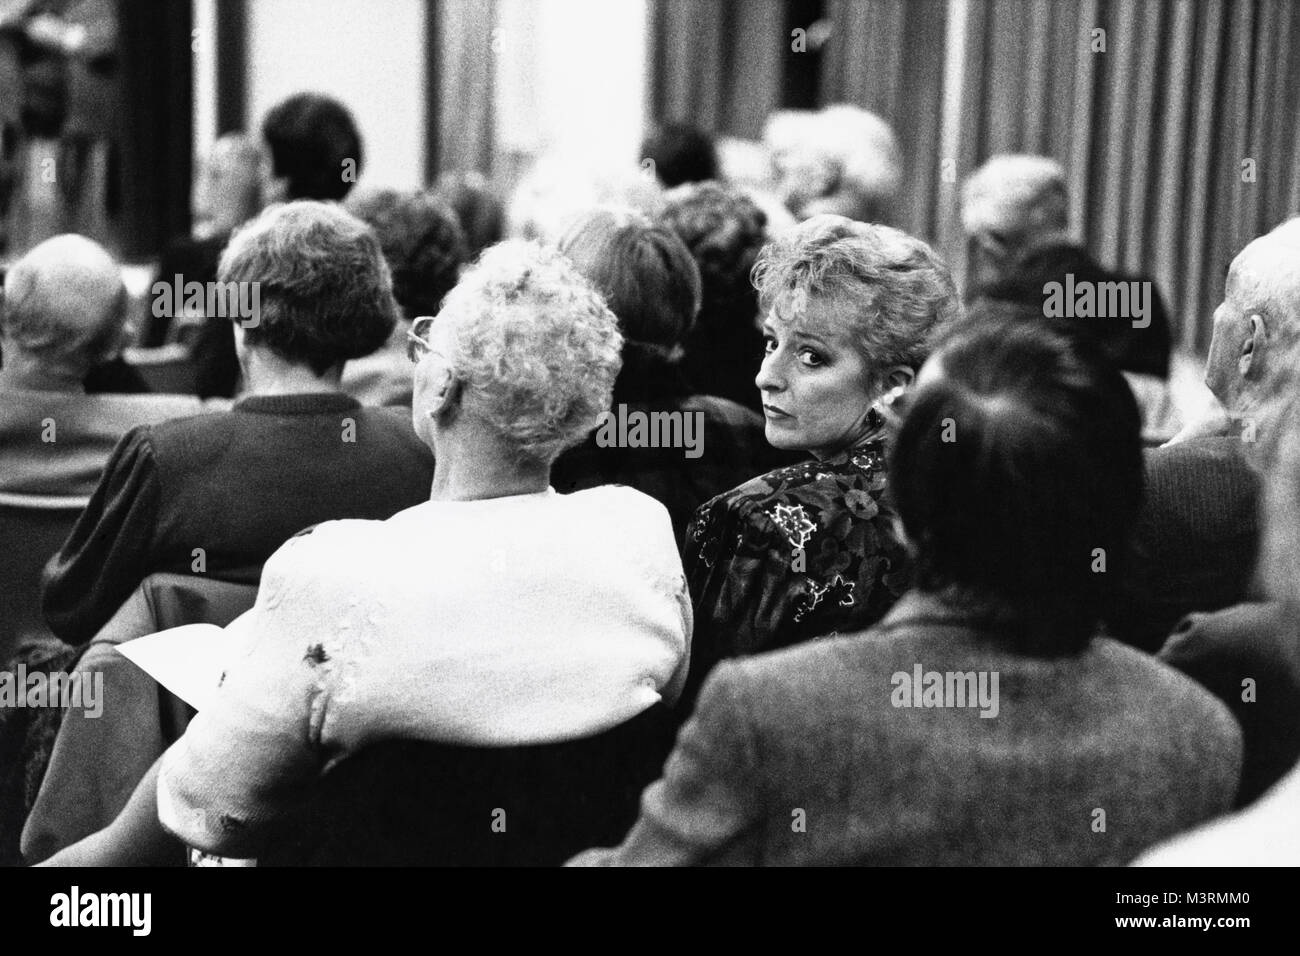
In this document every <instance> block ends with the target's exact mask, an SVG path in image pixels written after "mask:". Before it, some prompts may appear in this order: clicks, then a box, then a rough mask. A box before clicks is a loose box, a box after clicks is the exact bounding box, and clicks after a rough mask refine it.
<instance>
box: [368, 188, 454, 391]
mask: <svg viewBox="0 0 1300 956" xmlns="http://www.w3.org/2000/svg"><path fill="white" fill-rule="evenodd" d="M347 209H348V211H349V212H351V213H352V214H353V215H354V216H356V217H357V218H358V219H360V220H361V221H362V222H364V223H366V224H367V225H369V226H370V228H371V229H373V230H374V231H375V235H376V236H378V237H379V246H380V248H381V249H383V250H384V259H385V260H387V262H388V267H389V269H391V270H392V273H393V297H394V298H395V299H397V304H398V306H399V307H400V309H401V315H400V316H399V317H398V321H397V323H396V325H394V326H393V334H392V335H390V336H389V337H388V341H387V342H386V343H385V344H384V345H383V347H382V348H380V349H379V350H378V351H376V352H375V353H374V354H372V355H367V356H365V357H363V358H359V359H354V360H353V361H351V362H349V363H348V364H347V365H346V366H345V367H344V369H343V391H345V392H347V393H348V394H349V395H351V396H352V397H353V398H355V399H356V400H357V401H359V402H361V404H363V405H404V406H406V407H408V408H409V407H410V405H411V368H410V363H409V362H408V361H407V358H406V343H407V337H406V333H407V332H409V331H410V329H411V321H412V320H413V319H415V318H417V317H419V316H422V315H436V314H437V313H438V310H439V309H440V308H442V299H443V296H445V295H446V294H447V293H448V292H449V291H451V288H452V286H454V285H455V284H456V280H457V279H458V278H459V277H460V269H461V266H463V265H464V264H465V261H466V259H467V257H468V252H467V249H466V247H465V236H464V233H462V232H461V228H460V225H459V223H458V222H457V221H456V214H455V213H454V212H453V211H452V210H451V208H450V207H448V206H447V205H445V204H444V203H443V202H442V201H441V200H440V199H438V198H436V197H435V196H434V195H433V194H431V193H418V192H411V193H403V192H398V191H397V190H395V189H383V190H375V191H371V192H364V193H353V195H352V196H351V198H349V200H348V202H347Z"/></svg>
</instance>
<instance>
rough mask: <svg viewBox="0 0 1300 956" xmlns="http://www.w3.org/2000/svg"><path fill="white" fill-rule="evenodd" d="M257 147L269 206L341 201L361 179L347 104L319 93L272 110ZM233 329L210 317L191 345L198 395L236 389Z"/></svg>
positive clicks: (360, 159) (231, 393) (357, 143)
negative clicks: (262, 154) (261, 156)
mask: <svg viewBox="0 0 1300 956" xmlns="http://www.w3.org/2000/svg"><path fill="white" fill-rule="evenodd" d="M261 147H262V148H263V149H264V150H265V152H266V155H267V157H268V159H267V160H266V161H265V162H264V167H263V168H264V170H265V172H266V177H265V181H264V182H263V184H262V199H263V201H264V202H267V203H274V202H282V201H285V200H294V199H319V200H323V201H329V202H339V201H341V200H342V199H343V198H344V197H345V196H347V194H348V192H349V191H350V190H351V189H352V186H353V184H354V183H355V182H356V181H357V177H358V176H360V175H361V169H362V165H363V160H364V156H363V151H362V143H361V133H360V131H359V130H358V129H357V125H356V121H355V120H353V118H352V114H351V113H349V112H348V109H347V107H346V106H344V105H343V104H342V103H340V102H339V101H338V100H336V99H333V98H332V97H329V96H325V95H323V94H320V93H296V94H294V95H293V96H290V97H289V98H288V99H285V100H283V101H281V102H280V103H277V104H276V105H275V106H273V107H272V108H271V109H270V111H269V112H267V114H266V116H265V118H264V119H263V120H262V142H261ZM209 261H210V260H209ZM164 278H166V276H165V275H164ZM232 329H233V327H232V326H231V324H230V323H229V322H227V321H226V320H225V319H224V318H222V317H220V316H209V317H208V321H206V322H205V323H204V324H203V327H202V331H201V333H200V335H199V338H198V341H197V342H195V344H194V350H193V356H194V363H195V365H196V367H197V378H198V393H199V394H200V395H202V396H204V397H208V396H221V397H225V398H232V397H234V395H235V394H236V393H237V392H238V391H239V390H240V378H239V372H240V365H239V361H238V359H237V358H236V355H235V340H234V337H233V331H232ZM244 387H245V388H247V383H246V382H245V383H244Z"/></svg>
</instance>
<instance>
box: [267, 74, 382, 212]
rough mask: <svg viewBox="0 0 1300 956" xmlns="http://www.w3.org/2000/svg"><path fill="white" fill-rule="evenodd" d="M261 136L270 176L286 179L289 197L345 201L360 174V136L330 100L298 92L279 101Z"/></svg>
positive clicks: (339, 106)
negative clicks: (268, 151)
mask: <svg viewBox="0 0 1300 956" xmlns="http://www.w3.org/2000/svg"><path fill="white" fill-rule="evenodd" d="M262 138H263V139H264V140H265V141H266V145H267V148H268V149H269V150H270V153H271V174H272V175H273V176H274V177H276V178H277V179H283V180H284V183H285V187H284V188H285V196H284V198H285V199H333V200H339V199H342V198H343V197H344V196H346V195H347V194H348V191H349V190H350V189H351V188H352V184H353V183H354V182H355V175H356V174H360V172H361V167H362V162H363V159H364V157H363V156H362V146H361V133H360V132H359V131H358V130H357V124H356V122H355V121H354V120H353V119H352V114H351V113H349V112H348V109H347V107H346V106H344V105H343V104H342V103H340V102H339V101H338V100H336V99H333V98H332V97H329V96H324V95H322V94H320V93H297V94H295V95H293V96H291V97H289V98H288V99H287V100H284V101H283V102H281V103H278V104H277V105H275V106H273V107H272V108H271V110H270V112H268V113H267V114H266V118H265V119H263V120H262ZM348 160H351V161H352V166H351V167H349V166H348V165H347V161H348ZM349 172H351V173H352V174H353V175H348V173H349Z"/></svg>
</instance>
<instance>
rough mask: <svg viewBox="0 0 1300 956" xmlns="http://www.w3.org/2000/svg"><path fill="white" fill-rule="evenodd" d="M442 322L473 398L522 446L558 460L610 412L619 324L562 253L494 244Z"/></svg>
mask: <svg viewBox="0 0 1300 956" xmlns="http://www.w3.org/2000/svg"><path fill="white" fill-rule="evenodd" d="M436 325H437V327H438V334H439V338H440V339H441V341H442V342H443V343H444V344H445V346H446V348H447V351H448V354H447V356H446V358H447V361H448V362H449V363H450V365H451V368H452V370H453V374H455V375H456V377H457V378H458V379H460V380H461V381H462V382H463V383H464V384H465V386H466V390H465V398H464V401H465V402H466V403H467V404H472V407H473V408H474V410H475V411H476V412H477V413H478V414H479V415H480V416H482V417H483V418H484V419H485V420H486V421H487V422H488V423H489V424H490V425H491V426H492V427H493V428H495V429H496V431H497V432H498V433H500V434H501V435H502V436H503V437H504V438H505V439H506V440H507V441H508V442H509V443H511V444H512V445H514V446H515V448H516V449H517V452H518V455H519V457H520V458H521V459H527V460H534V461H543V462H546V463H550V462H552V461H554V460H555V458H556V457H558V456H559V454H560V453H561V452H563V451H564V450H565V449H566V448H569V447H571V446H573V445H576V444H578V443H579V442H581V441H582V440H583V438H584V437H586V435H587V433H588V432H590V431H591V430H592V429H593V428H595V427H596V424H597V419H598V417H599V415H600V413H601V412H603V411H606V410H608V408H609V405H610V401H611V399H612V397H613V391H614V379H615V378H616V377H617V375H618V372H619V369H620V368H621V367H622V360H621V359H620V357H619V356H620V351H621V349H622V347H623V338H622V336H621V335H620V334H619V331H618V320H617V319H616V318H615V317H614V313H613V312H611V311H610V310H609V308H608V307H607V306H606V305H605V302H604V300H603V299H602V298H601V297H600V294H599V293H597V292H596V290H595V289H593V288H592V287H591V285H590V284H589V283H588V282H587V281H586V280H585V279H584V278H583V277H582V276H581V275H580V274H579V273H578V271H577V270H576V269H575V268H574V267H573V266H572V265H571V264H570V263H569V261H568V260H567V259H566V258H565V257H564V256H562V255H560V254H559V253H558V252H555V251H554V250H552V249H549V248H546V247H543V246H541V245H539V244H538V243H535V242H530V241H526V240H518V239H516V240H509V241H506V242H502V243H500V244H498V245H496V246H493V247H491V248H490V249H488V250H487V251H486V252H484V253H483V255H482V256H481V257H480V258H479V260H478V262H477V263H475V265H474V266H472V267H471V268H470V269H469V270H468V271H466V273H465V274H464V275H463V276H462V277H461V280H460V282H459V283H457V285H456V287H455V288H454V289H452V290H451V292H449V293H448V294H447V298H446V299H445V300H444V302H443V307H442V311H440V312H439V313H438V318H437V322H436Z"/></svg>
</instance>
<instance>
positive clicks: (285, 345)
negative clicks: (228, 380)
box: [217, 200, 397, 375]
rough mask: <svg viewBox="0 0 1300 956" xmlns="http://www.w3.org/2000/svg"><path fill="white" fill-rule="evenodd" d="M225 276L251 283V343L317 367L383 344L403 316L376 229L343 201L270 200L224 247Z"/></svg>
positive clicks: (221, 267) (324, 367)
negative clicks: (253, 306) (341, 203)
mask: <svg viewBox="0 0 1300 956" xmlns="http://www.w3.org/2000/svg"><path fill="white" fill-rule="evenodd" d="M217 278H218V281H219V282H221V283H232V282H233V283H248V284H249V285H247V286H244V287H243V288H245V289H247V290H249V291H248V296H249V297H251V296H252V295H253V294H254V291H255V294H256V299H255V300H254V301H256V302H257V303H258V310H257V312H256V315H255V316H254V318H253V320H251V321H242V322H241V323H240V324H241V325H242V326H243V328H244V329H245V332H244V336H245V342H246V344H247V345H248V346H249V347H260V348H266V349H269V350H270V351H271V352H273V353H274V354H275V355H277V356H279V357H280V358H281V359H284V360H285V361H288V362H293V363H296V364H300V365H307V366H309V367H310V368H311V369H312V371H314V372H315V373H316V374H317V375H320V374H322V373H324V372H325V371H326V370H327V369H329V368H331V367H333V366H335V365H338V364H340V363H342V362H345V361H347V360H348V359H355V358H361V357H362V356H365V355H369V354H370V353H372V352H374V351H375V350H376V349H378V348H379V347H380V346H381V345H383V344H384V342H385V341H386V340H387V338H388V336H389V335H390V334H391V333H392V331H393V327H394V325H395V323H396V321H397V303H396V302H395V301H394V299H393V280H392V275H391V273H390V271H389V268H388V264H387V263H386V262H385V260H384V253H383V250H382V249H381V248H380V245H379V240H378V239H377V238H376V237H375V234H374V232H373V230H371V229H370V227H369V226H367V225H366V224H365V223H364V222H362V221H361V220H359V219H357V218H356V217H355V216H353V215H351V214H350V213H348V212H346V211H345V210H344V209H343V208H342V207H340V206H337V205H334V204H332V203H324V202H313V201H310V200H299V201H297V202H291V203H285V204H277V205H273V206H269V207H267V208H266V209H265V210H263V212H262V214H261V215H260V216H258V217H257V218H256V219H254V220H252V221H251V222H249V223H248V224H247V225H245V226H244V227H243V228H242V229H240V230H239V231H237V232H236V233H235V235H234V236H233V237H232V238H231V240H230V244H229V245H227V246H226V250H225V252H223V253H222V255H221V263H220V265H219V266H218V270H217Z"/></svg>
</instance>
